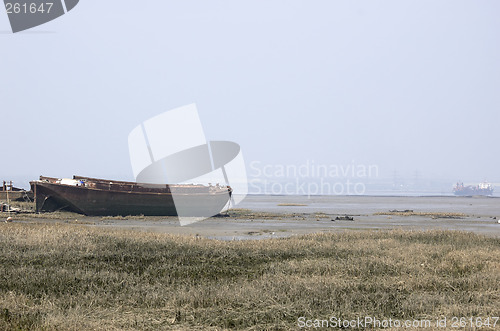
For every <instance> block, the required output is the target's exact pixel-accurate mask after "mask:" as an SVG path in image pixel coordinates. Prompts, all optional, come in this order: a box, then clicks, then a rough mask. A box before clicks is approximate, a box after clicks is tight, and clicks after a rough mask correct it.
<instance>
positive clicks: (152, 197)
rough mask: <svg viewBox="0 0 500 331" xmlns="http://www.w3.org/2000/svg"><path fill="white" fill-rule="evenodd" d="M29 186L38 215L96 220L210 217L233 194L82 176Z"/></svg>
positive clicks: (205, 187)
mask: <svg viewBox="0 0 500 331" xmlns="http://www.w3.org/2000/svg"><path fill="white" fill-rule="evenodd" d="M30 185H31V190H32V191H33V194H34V196H35V205H36V208H35V211H36V212H41V211H58V210H67V211H72V212H76V213H80V214H85V215H94V216H118V215H122V216H127V215H146V216H178V213H177V210H178V209H179V210H182V211H183V215H182V216H193V217H198V216H201V217H210V216H213V215H216V214H217V213H219V212H220V211H221V210H222V209H223V208H224V207H225V206H226V204H227V203H228V202H229V199H230V198H231V194H232V189H231V187H230V186H219V185H218V184H217V185H195V184H175V185H173V184H146V183H135V182H124V181H116V180H107V179H97V178H90V177H82V176H73V178H72V179H59V178H53V177H44V176H40V179H39V180H36V181H31V182H30ZM186 211H187V213H188V214H189V215H186Z"/></svg>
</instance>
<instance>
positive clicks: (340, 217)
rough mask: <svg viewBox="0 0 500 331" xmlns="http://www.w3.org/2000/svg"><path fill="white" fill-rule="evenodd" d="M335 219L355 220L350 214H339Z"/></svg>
mask: <svg viewBox="0 0 500 331" xmlns="http://www.w3.org/2000/svg"><path fill="white" fill-rule="evenodd" d="M332 221H333V220H332ZM335 221H354V217H352V216H349V215H344V216H337V217H335Z"/></svg>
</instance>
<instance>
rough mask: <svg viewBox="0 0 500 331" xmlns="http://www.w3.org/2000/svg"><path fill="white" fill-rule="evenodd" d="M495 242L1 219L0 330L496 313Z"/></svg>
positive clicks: (255, 324)
mask: <svg viewBox="0 0 500 331" xmlns="http://www.w3.org/2000/svg"><path fill="white" fill-rule="evenodd" d="M499 283H500V239H495V238H487V237H483V236H479V235H474V234H470V233H461V232H446V231H432V232H411V231H387V232H385V231H352V232H344V233H336V234H313V235H306V236H300V237H293V238H286V239H267V240H257V241H250V240H248V241H231V242H224V241H216V240H209V239H200V238H195V237H182V236H172V235H165V234H154V233H143V232H131V231H124V230H103V229H101V228H90V227H85V226H79V225H69V224H15V223H9V224H2V225H1V226H0V329H11V330H19V329H21V330H24V329H34V330H53V329H58V330H73V329H105V330H109V329H144V330H155V329H164V328H172V329H213V330H220V329H255V330H261V329H268V330H285V329H293V328H296V327H297V319H298V318H299V317H300V316H305V317H306V318H308V319H315V318H326V319H328V318H330V317H331V316H336V317H339V318H345V319H355V318H356V317H364V316H373V317H376V318H378V319H388V318H392V319H395V318H404V319H408V318H416V319H417V318H420V319H421V318H429V319H435V318H438V317H441V316H447V317H452V316H484V317H486V316H499V315H500V308H499V307H500V289H499V287H498V284H499Z"/></svg>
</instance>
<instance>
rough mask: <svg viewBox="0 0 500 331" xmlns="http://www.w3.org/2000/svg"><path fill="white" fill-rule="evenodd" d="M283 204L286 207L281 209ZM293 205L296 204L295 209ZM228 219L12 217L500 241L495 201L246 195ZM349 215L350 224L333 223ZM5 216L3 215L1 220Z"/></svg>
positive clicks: (198, 231)
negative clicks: (451, 234)
mask: <svg viewBox="0 0 500 331" xmlns="http://www.w3.org/2000/svg"><path fill="white" fill-rule="evenodd" d="M283 204H285V205H283ZM294 204H295V205H294ZM238 207H241V208H245V210H242V209H238V210H231V211H230V212H229V213H228V215H225V216H219V217H212V218H209V219H206V220H203V221H200V222H195V223H193V224H190V225H187V226H181V225H180V224H179V221H178V220H177V218H176V217H86V216H83V215H77V214H69V213H61V214H60V215H53V216H54V217H52V215H47V214H46V215H41V216H38V215H17V216H14V219H13V220H14V221H15V222H21V223H39V222H43V223H69V224H84V225H87V226H96V227H102V228H122V229H129V230H136V231H151V232H160V233H171V234H178V235H191V236H202V237H207V238H215V239H221V240H245V239H264V238H271V237H288V236H292V235H300V234H307V233H317V232H338V231H346V230H351V231H352V230H363V229H405V230H410V229H411V230H433V229H444V230H458V231H470V232H475V233H479V234H484V235H488V236H493V237H500V224H499V223H498V220H500V199H499V198H486V197H469V198H464V197H367V196H343V197H342V196H340V197H339V196H334V197H314V198H307V197H297V196H294V197H283V196H281V197H279V196H250V197H247V199H246V200H245V201H244V202H243V203H242V204H241V205H240V206H238ZM406 209H410V210H414V211H415V212H431V213H443V214H444V213H462V214H464V215H463V216H460V217H456V218H447V217H445V218H441V217H436V216H401V215H378V213H383V212H388V211H389V210H406ZM342 215H350V216H352V217H353V218H354V220H353V221H347V220H335V219H336V218H337V217H338V216H342ZM5 216H6V215H2V217H3V218H6V217H5Z"/></svg>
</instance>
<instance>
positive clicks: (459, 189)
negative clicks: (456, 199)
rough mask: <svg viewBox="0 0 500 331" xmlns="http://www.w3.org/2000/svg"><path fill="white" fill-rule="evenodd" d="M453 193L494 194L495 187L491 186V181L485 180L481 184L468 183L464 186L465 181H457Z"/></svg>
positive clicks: (468, 194) (462, 194)
mask: <svg viewBox="0 0 500 331" xmlns="http://www.w3.org/2000/svg"><path fill="white" fill-rule="evenodd" d="M453 193H454V194H455V195H461V196H464V195H467V196H470V195H492V194H493V187H492V186H491V184H490V183H487V182H483V183H480V184H479V185H476V186H472V185H467V186H464V183H457V186H455V187H454V188H453Z"/></svg>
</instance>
